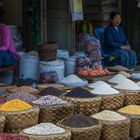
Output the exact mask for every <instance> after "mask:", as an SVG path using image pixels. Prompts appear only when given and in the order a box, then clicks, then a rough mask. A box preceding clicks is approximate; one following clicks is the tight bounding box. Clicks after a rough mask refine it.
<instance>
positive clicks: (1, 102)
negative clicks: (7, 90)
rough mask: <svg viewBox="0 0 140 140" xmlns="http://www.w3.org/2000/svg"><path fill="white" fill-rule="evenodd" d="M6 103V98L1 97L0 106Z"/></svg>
mask: <svg viewBox="0 0 140 140" xmlns="http://www.w3.org/2000/svg"><path fill="white" fill-rule="evenodd" d="M6 101H7V100H6V99H5V98H3V97H0V105H1V104H3V103H5V102H6Z"/></svg>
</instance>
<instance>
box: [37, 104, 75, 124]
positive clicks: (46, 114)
mask: <svg viewBox="0 0 140 140" xmlns="http://www.w3.org/2000/svg"><path fill="white" fill-rule="evenodd" d="M73 112H74V105H73V104H71V103H68V104H64V105H55V106H54V105H53V106H40V117H39V122H40V123H45V122H51V123H54V124H56V123H57V122H58V121H60V120H62V119H64V118H66V117H69V116H71V115H73Z"/></svg>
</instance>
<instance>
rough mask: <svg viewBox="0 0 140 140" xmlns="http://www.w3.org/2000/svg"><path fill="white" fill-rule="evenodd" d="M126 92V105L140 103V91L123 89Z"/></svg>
mask: <svg viewBox="0 0 140 140" xmlns="http://www.w3.org/2000/svg"><path fill="white" fill-rule="evenodd" d="M121 92H122V93H124V94H125V97H124V105H125V106H128V105H140V91H130V90H121Z"/></svg>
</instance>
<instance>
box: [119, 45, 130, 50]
mask: <svg viewBox="0 0 140 140" xmlns="http://www.w3.org/2000/svg"><path fill="white" fill-rule="evenodd" d="M121 48H122V49H123V50H126V51H130V46H129V45H125V46H122V47H121Z"/></svg>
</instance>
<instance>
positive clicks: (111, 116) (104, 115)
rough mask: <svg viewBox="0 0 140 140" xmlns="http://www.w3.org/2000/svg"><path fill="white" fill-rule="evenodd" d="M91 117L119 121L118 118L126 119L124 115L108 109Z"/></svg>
mask: <svg viewBox="0 0 140 140" xmlns="http://www.w3.org/2000/svg"><path fill="white" fill-rule="evenodd" d="M92 117H93V118H95V119H98V120H104V121H120V120H125V119H126V117H125V116H122V115H120V114H118V113H116V112H113V111H109V110H105V111H102V112H100V113H97V114H95V115H92Z"/></svg>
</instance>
